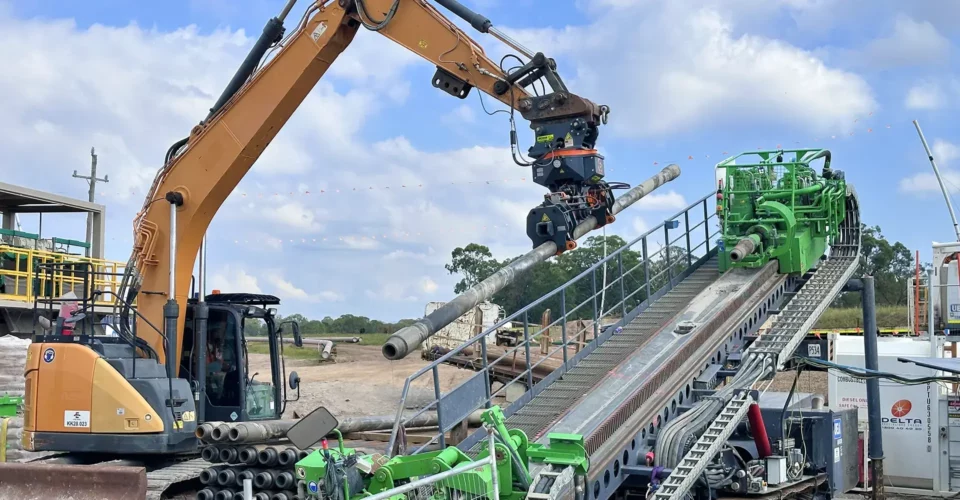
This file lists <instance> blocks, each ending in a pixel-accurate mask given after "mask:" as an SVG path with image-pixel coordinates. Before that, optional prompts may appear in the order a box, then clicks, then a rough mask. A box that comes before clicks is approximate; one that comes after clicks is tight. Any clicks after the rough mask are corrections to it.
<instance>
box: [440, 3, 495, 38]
mask: <svg viewBox="0 0 960 500" xmlns="http://www.w3.org/2000/svg"><path fill="white" fill-rule="evenodd" d="M436 2H437V3H438V4H440V5H442V6H444V8H446V9H447V10H449V11H450V12H453V13H454V14H456V15H457V17H459V18H461V19H463V20H464V21H466V22H468V23H470V26H473V28H474V29H476V30H477V31H479V32H481V33H486V32H487V31H489V30H490V27H491V26H493V23H492V22H491V21H490V20H489V19H487V18H486V17H485V16H483V15H481V14H477V13H476V12H474V11H472V10H470V9H469V8H468V7H467V6H465V5H463V4H462V3H460V2H458V1H457V0H436Z"/></svg>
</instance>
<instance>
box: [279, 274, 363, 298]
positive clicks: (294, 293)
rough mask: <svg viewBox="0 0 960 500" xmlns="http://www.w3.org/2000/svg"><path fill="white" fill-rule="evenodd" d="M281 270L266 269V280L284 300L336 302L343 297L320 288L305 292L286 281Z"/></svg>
mask: <svg viewBox="0 0 960 500" xmlns="http://www.w3.org/2000/svg"><path fill="white" fill-rule="evenodd" d="M281 272H282V271H268V272H267V275H266V281H267V282H268V283H269V284H270V285H271V286H272V287H273V289H274V290H275V291H276V292H277V295H279V296H280V297H283V298H284V300H299V301H303V302H338V301H342V300H343V299H344V297H343V295H342V294H340V293H338V292H335V291H332V290H322V291H318V292H307V291H306V290H304V289H302V288H300V287H297V286H296V285H294V284H293V283H291V282H290V281H287V280H285V279H284V278H283V276H282V275H281V274H280V273H281Z"/></svg>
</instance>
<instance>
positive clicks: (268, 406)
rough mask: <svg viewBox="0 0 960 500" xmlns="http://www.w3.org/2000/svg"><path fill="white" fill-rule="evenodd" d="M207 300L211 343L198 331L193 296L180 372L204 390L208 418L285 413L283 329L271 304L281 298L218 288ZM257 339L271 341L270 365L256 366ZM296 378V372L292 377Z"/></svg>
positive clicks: (234, 418) (264, 342)
mask: <svg viewBox="0 0 960 500" xmlns="http://www.w3.org/2000/svg"><path fill="white" fill-rule="evenodd" d="M204 300H205V303H206V305H207V306H208V307H209V318H208V320H207V335H206V345H205V346H204V345H201V344H200V342H199V340H200V339H199V336H198V335H195V332H196V330H197V321H196V310H197V304H198V301H197V300H191V301H190V302H189V303H188V305H187V314H186V325H185V327H184V335H183V346H182V348H181V350H180V352H181V353H182V354H181V363H180V376H181V377H183V378H186V379H187V380H189V381H190V383H191V385H192V386H193V387H194V388H195V391H196V392H197V393H199V394H201V397H200V401H201V404H202V405H203V410H204V411H203V415H204V416H203V420H204V421H223V422H240V421H249V420H269V419H276V418H280V415H281V414H282V413H283V410H284V406H285V403H286V402H287V395H286V387H285V383H284V381H285V379H286V373H285V371H286V369H285V365H284V362H283V351H282V349H283V347H282V343H283V339H282V333H283V332H282V330H283V329H282V328H280V326H279V325H278V324H277V321H276V318H277V315H276V313H277V310H276V308H275V307H271V306H276V305H279V304H280V299H279V298H277V297H275V296H273V295H261V294H252V293H228V294H220V293H214V294H211V295H207V296H206V297H205V298H204ZM290 323H293V322H290ZM292 328H293V333H294V344H300V339H299V325H296V323H293V325H292ZM261 341H262V343H261ZM254 344H258V345H266V346H267V348H268V355H269V360H270V364H269V366H268V367H262V364H261V363H256V362H255V363H253V364H252V365H251V360H250V352H249V346H250V345H254ZM264 369H266V371H264ZM201 370H203V374H202V375H203V376H201V373H200V372H201ZM296 379H297V377H296V376H295V375H294V376H293V377H292V378H291V380H296ZM201 384H202V388H201V387H200V385H201ZM291 385H298V384H291ZM291 388H296V387H291Z"/></svg>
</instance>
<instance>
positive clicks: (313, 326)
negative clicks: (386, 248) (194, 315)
mask: <svg viewBox="0 0 960 500" xmlns="http://www.w3.org/2000/svg"><path fill="white" fill-rule="evenodd" d="M287 321H294V322H296V323H299V324H300V333H301V334H302V335H332V334H349V335H356V334H365V333H393V332H395V331H397V330H399V329H401V328H403V327H405V326H407V325H411V324H413V323H414V322H415V321H416V320H414V319H402V320H400V321H397V322H395V323H390V322H386V321H380V320H376V319H370V318H368V317H366V316H354V315H353V314H344V315H343V316H340V317H337V318H332V317H330V316H326V317H324V318H323V319H319V320H317V319H309V318H307V317H306V316H304V315H302V314H300V313H296V314H291V315H289V316H278V318H277V320H276V323H277V324H280V323H284V322H287ZM244 328H245V329H246V330H247V334H249V335H266V334H267V331H266V325H264V324H263V323H262V322H257V323H253V322H247V323H246V324H245V325H244ZM292 333H293V332H291V331H289V329H286V330H285V331H284V335H285V336H289V335H291V334H292Z"/></svg>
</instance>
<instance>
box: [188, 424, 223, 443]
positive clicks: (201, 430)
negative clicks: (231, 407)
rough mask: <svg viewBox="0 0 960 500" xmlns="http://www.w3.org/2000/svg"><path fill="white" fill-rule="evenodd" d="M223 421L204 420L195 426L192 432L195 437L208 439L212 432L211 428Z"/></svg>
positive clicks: (202, 439)
mask: <svg viewBox="0 0 960 500" xmlns="http://www.w3.org/2000/svg"><path fill="white" fill-rule="evenodd" d="M222 423H223V422H206V423H203V424H200V425H198V426H197V430H195V431H194V432H193V433H194V435H195V436H197V439H199V440H201V441H205V442H206V441H210V439H211V438H210V436H211V435H212V434H213V429H215V428H216V427H217V426H218V425H220V424H222Z"/></svg>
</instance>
